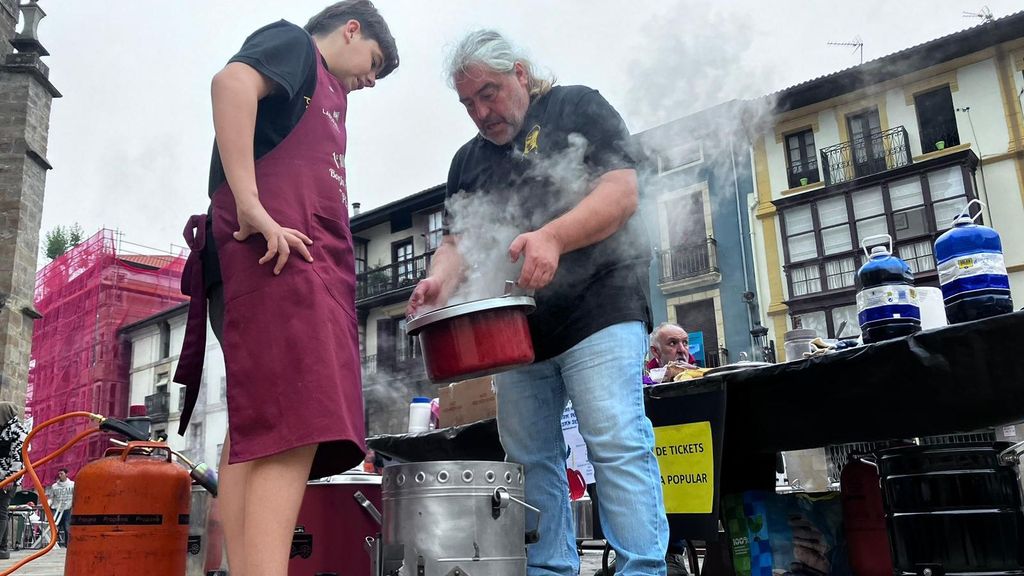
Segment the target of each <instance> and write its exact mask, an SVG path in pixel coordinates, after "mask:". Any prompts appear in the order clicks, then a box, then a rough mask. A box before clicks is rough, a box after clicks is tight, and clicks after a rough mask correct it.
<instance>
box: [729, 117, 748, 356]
mask: <svg viewBox="0 0 1024 576" xmlns="http://www.w3.org/2000/svg"><path fill="white" fill-rule="evenodd" d="M732 143H733V139H732V137H730V138H729V161H730V162H732V189H733V193H734V194H735V196H736V231H737V232H739V235H740V261H741V262H742V264H743V290H744V292H750V277H749V276H748V275H747V248H746V246H744V243H745V242H746V241H747V239H748V238H747V236H745V235H744V234H743V212H744V211H743V210H742V209H741V208H740V183H739V176H737V174H736V154H735V152H734V151H733V147H732ZM751 174H753V172H751ZM744 306H746V307H747V336H748V337H749V339H750V354H751V356H750V357H751V358H753V357H754V356H753V354H754V335H753V334H751V333H750V331H751V330H753V329H754V318H753V315H752V313H751V311H750V304H749V303H746V302H744Z"/></svg>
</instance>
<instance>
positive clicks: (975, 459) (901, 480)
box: [878, 443, 1024, 575]
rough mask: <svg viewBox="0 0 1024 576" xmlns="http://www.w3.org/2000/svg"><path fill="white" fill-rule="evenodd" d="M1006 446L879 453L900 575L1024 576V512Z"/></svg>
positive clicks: (956, 446) (900, 449) (932, 447)
mask: <svg viewBox="0 0 1024 576" xmlns="http://www.w3.org/2000/svg"><path fill="white" fill-rule="evenodd" d="M1006 447H1007V445H1006V444H1003V443H995V444H993V443H972V444H941V445H926V446H902V447H898V448H889V449H885V450H882V451H880V452H879V453H878V470H879V476H880V477H881V485H882V494H883V496H884V502H885V507H886V521H887V523H888V526H889V535H890V540H891V544H892V552H893V562H894V564H895V568H896V573H897V574H899V573H901V572H902V573H903V574H922V573H924V569H925V568H931V569H932V572H933V573H935V567H936V566H940V567H941V570H942V572H938V573H954V572H955V573H963V574H970V573H976V574H982V573H985V574H993V573H1000V574H1005V575H1009V574H1024V552H1022V549H1021V542H1022V541H1024V514H1022V511H1021V495H1020V490H1019V486H1018V480H1017V466H1016V465H1015V464H1016V462H1015V459H1014V458H1012V457H1010V458H1007V456H1008V455H1007V454H1006V453H1005V452H1004V450H1005V449H1006Z"/></svg>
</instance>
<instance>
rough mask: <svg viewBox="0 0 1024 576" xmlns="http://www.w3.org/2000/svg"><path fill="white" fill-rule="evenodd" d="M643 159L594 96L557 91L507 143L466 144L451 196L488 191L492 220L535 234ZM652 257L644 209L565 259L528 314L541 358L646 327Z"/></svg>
mask: <svg viewBox="0 0 1024 576" xmlns="http://www.w3.org/2000/svg"><path fill="white" fill-rule="evenodd" d="M638 162H639V152H638V151H637V150H636V149H635V148H634V147H633V145H632V144H631V141H630V138H629V131H628V130H627V129H626V125H625V123H624V122H623V121H622V118H621V117H620V116H619V114H618V113H617V112H616V111H615V109H614V108H612V106H611V105H610V104H609V103H608V102H607V101H606V100H605V99H604V98H603V97H602V96H601V95H600V94H599V93H598V92H597V91H596V90H593V89H591V88H587V87H585V86H556V87H554V88H552V89H551V90H550V91H549V92H548V93H547V94H544V95H543V96H540V97H537V98H536V99H535V100H534V101H533V102H532V103H531V104H530V107H529V109H528V111H527V114H526V118H525V119H524V122H523V128H522V130H521V131H520V133H519V134H518V135H517V136H516V137H515V138H513V139H512V142H511V143H509V144H508V145H505V146H498V145H495V144H493V143H491V142H489V141H487V140H485V139H484V138H483V137H482V136H480V135H477V136H476V137H475V138H473V139H472V140H470V141H469V142H467V143H466V144H465V145H463V146H462V148H460V149H459V151H458V153H456V155H455V158H454V159H453V160H452V165H451V169H450V171H449V173H448V190H447V194H448V196H449V197H451V196H453V195H455V194H457V193H459V192H460V191H461V192H464V193H467V194H473V195H476V194H485V195H487V198H488V199H493V204H494V205H495V206H497V207H499V210H498V213H496V214H495V218H498V219H500V221H501V222H502V223H511V224H512V225H513V226H515V227H516V228H517V230H518V231H519V232H520V233H521V232H529V231H532V230H537V229H538V228H540V227H542V226H544V225H545V224H546V223H548V222H550V221H551V220H554V219H555V218H557V217H558V216H561V215H562V214H564V213H566V212H567V211H569V210H571V209H572V208H573V207H574V206H576V205H577V204H579V202H580V200H582V199H583V197H585V196H586V194H587V193H589V192H590V190H591V189H592V186H593V184H594V182H596V180H597V178H599V177H600V176H601V175H602V174H604V173H606V172H609V171H612V170H618V169H623V168H632V169H636V166H637V163H638ZM448 216H449V219H450V220H454V221H457V220H458V218H459V215H458V214H451V215H448ZM494 223H495V222H479V223H478V224H476V223H468V222H467V223H463V224H462V225H463V226H468V225H472V226H476V225H479V226H481V227H486V226H489V225H492V224H494ZM452 232H453V233H458V230H457V229H453V230H452ZM506 248H507V247H506ZM651 256H652V252H651V244H650V239H649V237H648V234H647V229H646V227H645V226H644V223H643V220H642V219H641V216H640V213H639V210H637V212H636V213H634V214H633V216H632V217H631V218H630V219H629V220H628V221H627V223H626V224H625V225H624V226H623V227H622V228H620V229H619V230H618V231H617V232H616V233H615V234H613V235H611V236H609V237H608V238H606V239H605V240H602V241H601V242H598V243H596V244H593V245H590V246H587V247H584V248H581V249H579V250H576V251H574V252H570V253H568V254H565V255H563V256H562V257H561V258H560V260H559V264H558V270H557V272H556V273H555V278H554V279H553V280H552V282H551V283H550V284H549V285H548V286H546V287H544V288H543V289H541V290H538V291H537V293H536V295H535V298H536V300H537V310H536V311H535V312H534V313H533V314H531V315H530V316H529V320H530V332H531V336H532V338H533V346H534V351H535V354H536V358H537V361H541V360H546V359H548V358H551V357H554V356H557V355H559V354H561V353H563V352H565V351H566V350H568V349H569V348H572V347H573V346H574V345H576V344H577V343H579V342H580V341H581V340H583V339H584V338H587V337H588V336H590V335H591V334H594V333H595V332H597V331H598V330H601V329H602V328H607V327H609V326H612V325H614V324H618V323H621V322H627V321H631V320H639V321H642V322H644V323H645V324H646V325H647V327H648V329H649V328H650V325H651V312H650V303H649V301H650V287H649V276H648V274H649V271H650V265H651ZM493 257H494V258H502V257H506V256H505V255H504V254H503V253H496V254H495V255H494V256H493ZM468 264H477V265H486V263H474V262H471V263H468ZM648 331H649V330H648Z"/></svg>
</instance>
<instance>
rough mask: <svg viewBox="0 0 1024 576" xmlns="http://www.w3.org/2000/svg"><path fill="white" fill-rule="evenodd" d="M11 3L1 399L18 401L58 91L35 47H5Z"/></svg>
mask: <svg viewBox="0 0 1024 576" xmlns="http://www.w3.org/2000/svg"><path fill="white" fill-rule="evenodd" d="M14 10H16V1H15V0H0V400H11V401H13V402H15V403H17V404H20V405H24V404H25V391H26V386H27V383H28V366H29V357H30V352H31V346H32V323H33V319H34V318H35V317H36V316H37V313H36V312H35V310H34V308H33V306H32V302H33V294H34V291H35V275H36V264H37V254H38V252H39V226H40V223H41V221H42V215H43V191H44V188H45V185H46V171H47V170H49V168H50V165H49V163H48V162H47V160H46V147H47V140H48V134H49V126H50V104H51V102H52V100H53V98H54V97H59V96H60V94H59V93H58V92H57V90H56V89H55V88H54V87H53V85H52V84H50V82H49V80H48V76H49V69H48V68H47V67H46V65H45V64H44V63H43V62H42V61H41V60H40V57H39V54H37V53H35V52H31V51H28V52H24V53H21V52H15V51H14V50H13V49H12V46H11V44H10V40H11V39H12V38H13V37H14V30H15V24H16V22H17V18H16V17H15V12H14Z"/></svg>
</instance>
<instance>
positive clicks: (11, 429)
mask: <svg viewBox="0 0 1024 576" xmlns="http://www.w3.org/2000/svg"><path fill="white" fill-rule="evenodd" d="M18 412H19V410H18V406H17V405H15V404H14V403H13V402H0V426H2V427H3V428H0V478H7V477H8V476H10V475H12V474H14V473H16V472H18V471H19V470H21V447H22V445H23V444H24V443H25V427H24V426H23V425H22V424H21V419H20V418H19V417H18ZM17 490H18V483H17V482H11V483H10V484H8V485H7V486H6V487H5V488H4V489H3V490H0V560H6V559H8V558H10V557H11V551H10V550H8V548H7V541H8V540H9V538H8V537H7V525H8V522H7V507H8V506H10V504H11V496H13V495H14V493H15V492H16V491H17Z"/></svg>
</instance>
